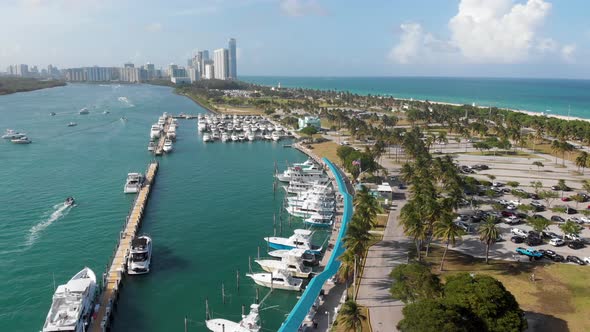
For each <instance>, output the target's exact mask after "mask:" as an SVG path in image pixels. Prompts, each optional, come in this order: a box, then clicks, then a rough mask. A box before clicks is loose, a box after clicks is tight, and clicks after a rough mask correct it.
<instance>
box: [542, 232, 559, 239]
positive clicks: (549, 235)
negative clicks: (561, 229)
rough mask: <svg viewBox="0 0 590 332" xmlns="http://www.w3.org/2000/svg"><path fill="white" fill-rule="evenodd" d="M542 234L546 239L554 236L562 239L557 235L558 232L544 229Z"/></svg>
mask: <svg viewBox="0 0 590 332" xmlns="http://www.w3.org/2000/svg"><path fill="white" fill-rule="evenodd" d="M541 235H542V236H543V238H545V239H554V238H558V239H561V236H559V235H557V234H556V233H553V232H547V231H542V232H541Z"/></svg>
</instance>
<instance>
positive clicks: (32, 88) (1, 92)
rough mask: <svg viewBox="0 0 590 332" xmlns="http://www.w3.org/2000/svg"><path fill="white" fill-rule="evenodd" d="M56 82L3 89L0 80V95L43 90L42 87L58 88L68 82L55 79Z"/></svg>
mask: <svg viewBox="0 0 590 332" xmlns="http://www.w3.org/2000/svg"><path fill="white" fill-rule="evenodd" d="M40 82H51V81H40ZM55 83H56V84H53V83H52V84H50V85H48V86H35V87H31V88H24V89H17V90H14V91H12V90H11V91H6V90H4V87H3V86H2V84H1V82H0V97H1V96H8V95H13V94H15V93H22V92H32V91H38V90H44V89H52V88H59V87H63V86H67V85H68V83H67V82H65V81H55Z"/></svg>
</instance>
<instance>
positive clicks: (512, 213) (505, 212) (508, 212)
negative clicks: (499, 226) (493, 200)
mask: <svg viewBox="0 0 590 332" xmlns="http://www.w3.org/2000/svg"><path fill="white" fill-rule="evenodd" d="M501 214H502V217H510V216H514V212H510V211H502V212H501Z"/></svg>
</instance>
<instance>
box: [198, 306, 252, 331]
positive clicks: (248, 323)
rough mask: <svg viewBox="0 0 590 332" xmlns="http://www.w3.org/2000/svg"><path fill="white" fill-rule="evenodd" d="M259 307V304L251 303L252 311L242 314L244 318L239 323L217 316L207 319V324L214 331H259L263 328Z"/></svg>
mask: <svg viewBox="0 0 590 332" xmlns="http://www.w3.org/2000/svg"><path fill="white" fill-rule="evenodd" d="M259 308H260V305H259V304H252V305H250V312H249V313H248V315H242V320H241V321H240V322H239V323H236V322H232V321H231V320H227V319H223V318H215V319H208V320H206V321H205V325H207V328H208V329H209V330H210V331H213V332H259V331H260V330H261V327H260V316H259V314H258V309H259Z"/></svg>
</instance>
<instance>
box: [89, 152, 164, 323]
mask: <svg viewBox="0 0 590 332" xmlns="http://www.w3.org/2000/svg"><path fill="white" fill-rule="evenodd" d="M157 172H158V162H155V161H154V162H152V163H150V164H149V166H148V169H147V172H146V176H145V182H144V185H143V186H142V187H141V190H140V191H139V193H138V194H137V196H136V198H135V201H134V202H133V205H132V208H131V210H130V212H129V215H128V216H127V219H126V220H125V226H124V229H123V231H121V233H120V236H119V243H118V244H117V247H116V249H115V253H114V256H113V257H112V259H111V263H110V266H108V267H107V271H106V272H105V273H104V275H103V279H102V281H103V288H102V293H101V294H100V295H99V298H98V301H97V304H98V305H99V307H98V309H97V311H95V313H94V314H95V315H94V317H93V319H92V322H91V323H90V329H89V331H92V332H105V331H106V330H107V328H108V327H109V325H110V320H111V315H112V313H113V309H114V306H115V304H116V302H117V298H118V295H119V289H120V287H121V282H122V280H123V276H124V275H125V268H126V263H127V257H128V255H129V252H130V250H131V241H132V240H133V238H134V237H135V236H136V234H137V231H138V230H139V228H140V226H141V222H142V217H143V212H144V209H145V207H146V205H147V201H148V198H149V195H150V191H151V188H152V185H153V183H154V180H155V179H156V173H157Z"/></svg>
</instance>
